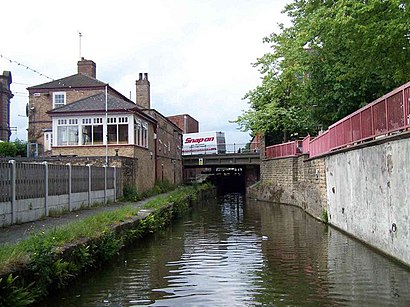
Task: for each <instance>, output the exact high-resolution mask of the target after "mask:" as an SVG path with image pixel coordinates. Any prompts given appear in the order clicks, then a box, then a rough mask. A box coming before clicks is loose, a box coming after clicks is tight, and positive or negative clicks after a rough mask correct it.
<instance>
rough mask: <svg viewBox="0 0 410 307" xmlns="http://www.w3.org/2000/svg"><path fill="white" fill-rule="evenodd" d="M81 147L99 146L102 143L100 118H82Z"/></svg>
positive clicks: (101, 122)
mask: <svg viewBox="0 0 410 307" xmlns="http://www.w3.org/2000/svg"><path fill="white" fill-rule="evenodd" d="M82 124H83V126H82V135H83V137H82V145H92V144H93V145H99V144H102V143H103V121H102V117H96V118H83V120H82Z"/></svg>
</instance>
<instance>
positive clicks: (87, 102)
mask: <svg viewBox="0 0 410 307" xmlns="http://www.w3.org/2000/svg"><path fill="white" fill-rule="evenodd" d="M107 106H108V110H109V111H114V110H116V111H121V110H123V111H128V110H131V109H138V107H137V105H136V104H134V103H132V102H129V101H126V100H123V99H120V98H118V97H116V96H113V95H110V94H108V99H107ZM92 111H94V112H103V111H105V93H100V94H97V95H93V96H90V97H87V98H84V99H81V100H78V101H76V102H73V103H69V104H66V105H64V106H61V107H58V108H55V109H53V110H51V111H50V112H48V113H49V114H61V113H72V112H74V113H78V112H92Z"/></svg>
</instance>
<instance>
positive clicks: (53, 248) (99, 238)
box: [0, 185, 215, 306]
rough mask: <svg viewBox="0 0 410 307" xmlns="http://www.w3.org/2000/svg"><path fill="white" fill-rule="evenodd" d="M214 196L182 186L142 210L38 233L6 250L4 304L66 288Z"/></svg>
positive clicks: (0, 287) (203, 188)
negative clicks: (198, 202) (196, 201)
mask: <svg viewBox="0 0 410 307" xmlns="http://www.w3.org/2000/svg"><path fill="white" fill-rule="evenodd" d="M214 194H215V191H214V190H213V189H212V188H211V187H210V186H208V185H198V186H191V187H182V188H178V189H177V190H175V191H173V192H171V193H169V194H167V195H165V196H158V197H155V198H154V199H152V200H151V201H148V202H146V203H144V204H142V205H141V206H132V205H127V206H121V207H120V208H118V209H115V210H110V211H107V210H105V209H104V207H102V208H100V209H99V210H97V211H100V212H95V214H93V215H91V216H87V217H84V218H83V219H81V220H78V219H77V217H74V218H73V221H72V222H68V223H67V224H66V225H64V226H61V227H54V228H51V229H48V230H46V231H45V230H44V229H37V230H36V231H34V233H33V234H32V235H31V236H30V237H28V238H27V239H25V240H22V241H20V242H18V243H15V244H3V245H1V252H0V259H1V272H0V278H1V279H0V305H1V306H24V305H28V304H31V303H33V302H34V301H38V300H40V299H41V298H42V297H45V296H46V295H48V293H49V292H50V291H53V290H57V289H61V288H64V287H65V286H67V285H68V284H69V283H70V282H71V281H72V280H74V279H75V278H76V277H77V276H80V275H82V274H84V273H85V272H88V271H91V270H94V269H96V268H98V267H101V266H102V265H104V263H106V262H107V261H109V260H111V259H112V258H113V257H114V256H115V255H116V254H117V253H118V252H119V250H120V249H122V248H123V247H125V246H127V245H128V244H130V243H132V242H135V241H136V240H139V239H141V238H143V237H145V236H147V235H150V234H152V233H154V232H155V231H157V230H159V229H162V228H164V227H165V226H166V225H167V224H169V223H170V222H171V221H172V220H173V219H175V218H177V217H179V216H180V215H182V214H183V213H184V212H185V211H187V210H188V209H189V208H190V206H191V205H192V203H193V202H194V201H195V200H197V199H203V198H207V197H213V195H214ZM47 220H49V219H47ZM47 220H44V221H43V223H44V224H47Z"/></svg>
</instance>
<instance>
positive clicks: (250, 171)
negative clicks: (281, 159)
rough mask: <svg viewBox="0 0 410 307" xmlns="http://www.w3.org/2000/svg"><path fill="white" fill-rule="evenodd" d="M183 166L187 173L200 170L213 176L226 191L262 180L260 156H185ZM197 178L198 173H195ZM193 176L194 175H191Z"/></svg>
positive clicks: (257, 154)
mask: <svg viewBox="0 0 410 307" xmlns="http://www.w3.org/2000/svg"><path fill="white" fill-rule="evenodd" d="M182 164H183V166H184V169H185V171H184V172H185V174H186V175H185V176H186V177H185V178H187V177H189V175H187V172H189V170H190V169H191V170H193V169H200V170H201V173H202V174H207V175H212V176H213V177H214V180H215V181H214V182H215V183H216V184H217V185H218V186H219V187H223V188H224V189H226V187H227V186H229V185H230V186H236V187H237V186H243V187H246V186H250V185H252V184H254V183H255V182H256V181H258V180H259V178H260V154H259V153H258V152H249V151H248V152H240V153H225V154H206V155H184V156H182ZM193 172H194V173H193V176H194V177H195V176H196V174H197V171H193ZM191 174H192V173H191Z"/></svg>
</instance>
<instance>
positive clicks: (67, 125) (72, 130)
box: [57, 119, 78, 146]
mask: <svg viewBox="0 0 410 307" xmlns="http://www.w3.org/2000/svg"><path fill="white" fill-rule="evenodd" d="M67 145H78V119H59V120H58V121H57V146H67Z"/></svg>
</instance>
